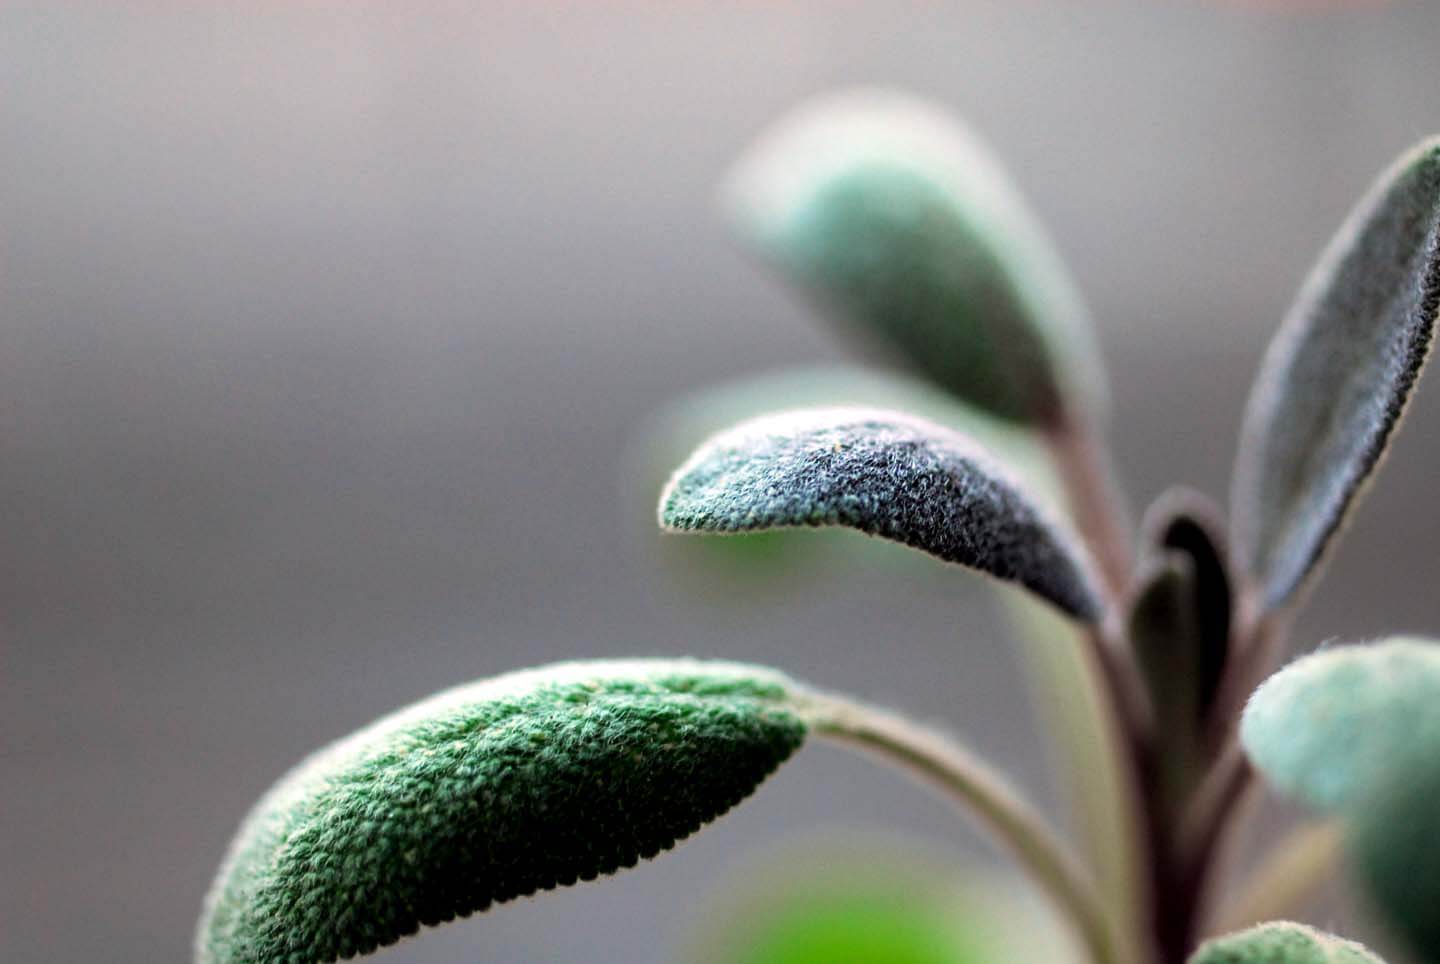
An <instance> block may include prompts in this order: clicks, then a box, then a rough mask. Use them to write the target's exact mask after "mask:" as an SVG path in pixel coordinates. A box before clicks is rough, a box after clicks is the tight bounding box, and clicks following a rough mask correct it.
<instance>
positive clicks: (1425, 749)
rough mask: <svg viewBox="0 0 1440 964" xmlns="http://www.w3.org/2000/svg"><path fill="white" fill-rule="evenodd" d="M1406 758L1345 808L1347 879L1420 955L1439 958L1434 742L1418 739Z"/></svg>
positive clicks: (1438, 761) (1439, 753)
mask: <svg viewBox="0 0 1440 964" xmlns="http://www.w3.org/2000/svg"><path fill="white" fill-rule="evenodd" d="M1413 749H1414V752H1413V753H1412V754H1411V756H1410V765H1409V766H1407V767H1406V768H1405V770H1404V771H1403V774H1400V775H1399V776H1398V778H1397V779H1393V780H1389V781H1387V782H1386V783H1385V785H1384V786H1383V787H1382V788H1381V789H1380V790H1379V791H1378V792H1377V793H1376V794H1375V795H1374V796H1373V797H1371V798H1370V799H1368V800H1367V801H1366V803H1365V805H1364V806H1363V807H1358V808H1356V810H1355V812H1354V813H1353V814H1352V815H1351V819H1350V821H1349V823H1350V825H1349V827H1348V828H1347V833H1346V849H1347V850H1348V851H1349V855H1350V864H1351V869H1352V876H1353V879H1355V880H1356V882H1357V883H1358V884H1359V885H1360V887H1361V889H1362V890H1363V891H1364V892H1365V896H1366V897H1367V898H1368V899H1369V903H1370V904H1371V905H1372V906H1373V907H1374V908H1375V909H1376V910H1378V911H1379V912H1380V915H1381V917H1382V918H1383V920H1384V922H1385V923H1386V924H1388V925H1389V926H1390V928H1391V930H1393V931H1394V932H1395V933H1396V935H1397V936H1398V937H1400V938H1402V939H1403V940H1404V941H1405V943H1406V944H1407V945H1408V946H1409V948H1410V950H1411V951H1413V952H1414V953H1415V955H1416V959H1417V960H1420V961H1440V811H1437V808H1436V802H1437V801H1440V743H1437V742H1435V741H1434V740H1433V739H1432V740H1431V742H1429V743H1428V744H1426V743H1423V742H1419V738H1418V737H1417V744H1416V745H1415V747H1414V748H1413Z"/></svg>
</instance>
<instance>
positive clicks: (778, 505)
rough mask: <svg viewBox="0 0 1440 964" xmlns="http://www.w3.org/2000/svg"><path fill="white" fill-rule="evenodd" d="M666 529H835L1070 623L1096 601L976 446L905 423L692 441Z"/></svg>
mask: <svg viewBox="0 0 1440 964" xmlns="http://www.w3.org/2000/svg"><path fill="white" fill-rule="evenodd" d="M660 521H661V524H662V525H663V526H664V527H666V528H668V529H673V530H677V531H698V532H711V533H730V532H749V531H758V530H763V529H770V528H779V527H787V526H845V527H848V528H852V529H858V530H860V531H862V532H866V533H868V534H870V535H875V536H880V537H883V538H886V539H891V540H894V541H896V542H902V543H904V544H906V545H909V546H912V547H914V548H917V549H921V550H923V551H925V552H928V553H930V554H931V555H934V556H937V557H939V558H940V559H943V560H946V561H948V562H955V563H960V564H962V565H966V566H970V567H972V568H975V569H978V570H980V571H982V572H985V573H988V574H990V575H992V576H994V577H996V578H998V579H1003V580H1006V581H1009V582H1015V583H1018V584H1020V585H1022V586H1025V587H1026V588H1028V589H1030V590H1031V591H1033V592H1035V593H1036V594H1038V595H1039V596H1041V597H1043V598H1045V599H1047V600H1049V601H1050V602H1052V603H1054V604H1055V605H1056V606H1057V607H1059V608H1060V609H1061V610H1063V611H1065V612H1067V613H1070V614H1071V615H1073V616H1076V617H1078V618H1081V619H1089V620H1093V619H1097V618H1099V616H1100V615H1101V613H1102V610H1103V604H1102V602H1101V597H1100V595H1099V593H1098V591H1097V590H1096V588H1095V587H1096V585H1097V583H1096V581H1095V579H1094V577H1093V575H1092V574H1091V570H1090V567H1089V562H1088V559H1087V558H1086V557H1085V554H1084V551H1083V549H1082V548H1081V547H1080V545H1079V543H1078V542H1077V541H1076V540H1075V539H1074V537H1073V536H1072V535H1070V533H1069V532H1068V531H1067V530H1066V529H1065V528H1064V527H1063V525H1062V524H1061V523H1059V522H1058V521H1055V520H1053V519H1051V518H1048V517H1047V515H1046V513H1044V512H1043V510H1041V509H1040V507H1039V506H1038V505H1037V503H1036V501H1035V500H1034V499H1033V498H1032V497H1031V496H1029V495H1028V494H1027V493H1026V492H1025V491H1024V489H1023V488H1022V487H1021V486H1020V485H1019V484H1018V483H1016V482H1014V481H1012V480H1011V479H1010V478H1008V474H1007V473H1006V472H1005V471H1004V470H1002V469H1000V468H999V467H998V466H997V465H996V464H995V463H994V461H993V460H992V459H991V458H990V457H989V456H988V455H987V454H986V453H985V452H984V451H983V450H982V449H980V447H979V446H978V445H976V444H975V443H974V442H973V441H972V440H971V439H968V438H966V437H964V436H962V435H960V434H958V433H956V432H953V431H951V430H949V429H946V428H944V427H943V426H940V425H936V424H934V423H933V422H928V421H925V420H923V419H917V418H914V417H911V416H907V415H902V414H899V413H893V412H885V411H878V410H871V409H810V410H801V411H795V412H785V413H780V414H777V415H771V416H768V417H764V418H759V419H755V420H753V421H750V422H746V423H743V424H741V425H739V426H737V427H735V428H733V429H731V430H729V431H727V432H723V433H721V434H719V435H717V436H715V437H713V438H711V439H709V440H708V441H706V442H705V443H704V444H702V445H701V446H700V448H699V449H698V450H696V452H695V454H694V455H692V456H691V457H690V459H689V460H687V461H686V462H685V464H684V465H682V466H681V467H680V468H679V470H677V471H676V473H675V475H674V477H673V478H672V479H671V480H670V483H669V485H667V486H666V488H665V491H664V493H663V494H662V495H661V499H660Z"/></svg>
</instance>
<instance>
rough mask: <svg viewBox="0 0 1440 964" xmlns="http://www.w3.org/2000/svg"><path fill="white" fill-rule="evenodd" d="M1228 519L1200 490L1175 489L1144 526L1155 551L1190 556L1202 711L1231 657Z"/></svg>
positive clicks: (1189, 592)
mask: <svg viewBox="0 0 1440 964" xmlns="http://www.w3.org/2000/svg"><path fill="white" fill-rule="evenodd" d="M1223 518H1224V517H1223V516H1222V514H1221V513H1220V510H1219V509H1218V508H1216V507H1215V506H1214V504H1213V503H1211V502H1210V500H1209V499H1206V498H1205V497H1204V496H1202V495H1200V494H1199V493H1198V492H1192V491H1190V490H1188V489H1172V490H1171V491H1169V492H1167V493H1165V494H1164V495H1163V496H1161V497H1160V498H1159V499H1157V500H1156V501H1155V503H1154V505H1152V506H1151V508H1150V511H1149V513H1147V518H1146V520H1145V524H1144V526H1143V527H1142V528H1144V530H1145V532H1146V533H1147V541H1148V542H1149V546H1148V549H1149V551H1150V552H1152V553H1156V554H1158V555H1160V556H1161V557H1162V558H1163V557H1165V556H1173V555H1176V554H1178V555H1180V556H1183V557H1184V558H1185V559H1186V560H1188V567H1187V568H1188V570H1189V571H1188V575H1187V578H1186V582H1187V583H1188V585H1187V588H1186V589H1185V590H1184V594H1185V596H1186V597H1188V605H1189V606H1190V608H1191V611H1192V613H1193V614H1194V625H1193V627H1191V629H1192V631H1193V633H1194V635H1193V637H1192V638H1190V639H1188V640H1186V641H1185V642H1186V644H1188V645H1192V646H1193V647H1194V649H1195V652H1194V655H1193V656H1191V657H1187V659H1190V660H1191V662H1192V666H1191V672H1192V673H1193V677H1192V679H1193V682H1194V684H1195V686H1196V693H1195V697H1196V698H1195V701H1194V708H1195V710H1196V711H1197V712H1198V713H1200V714H1204V713H1205V712H1208V710H1209V708H1210V705H1211V703H1212V702H1213V700H1214V698H1215V695H1216V693H1217V691H1218V690H1219V688H1220V680H1221V677H1222V675H1223V674H1224V672H1225V664H1226V662H1227V661H1228V660H1229V657H1230V631H1231V627H1230V623H1231V620H1232V618H1233V615H1234V590H1233V588H1232V585H1231V577H1230V561H1229V548H1228V546H1227V544H1226V540H1225V527H1224V521H1223ZM1177 642H1179V641H1178V640H1177Z"/></svg>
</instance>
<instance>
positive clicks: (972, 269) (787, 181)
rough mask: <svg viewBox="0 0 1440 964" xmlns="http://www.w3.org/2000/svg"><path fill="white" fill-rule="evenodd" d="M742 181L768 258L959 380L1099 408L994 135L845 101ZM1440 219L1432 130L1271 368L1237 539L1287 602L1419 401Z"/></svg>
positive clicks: (1071, 416) (1387, 181) (1438, 145)
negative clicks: (998, 158)
mask: <svg viewBox="0 0 1440 964" xmlns="http://www.w3.org/2000/svg"><path fill="white" fill-rule="evenodd" d="M729 196H730V199H731V202H732V205H731V206H732V209H733V210H734V211H735V212H736V216H737V221H738V223H739V224H740V226H741V229H742V231H743V232H744V234H745V236H746V237H747V239H749V240H750V241H751V242H752V244H753V246H754V247H755V249H756V250H757V251H759V252H760V253H761V254H762V255H763V256H764V257H765V258H766V259H767V260H768V261H770V262H771V263H772V264H774V265H776V266H777V267H779V268H780V269H781V271H782V272H783V273H784V274H785V275H786V276H787V277H789V278H790V279H791V280H794V281H796V282H798V283H799V285H800V286H801V288H802V289H803V290H805V291H807V292H808V293H810V294H811V295H812V296H814V297H815V299H816V300H818V301H819V302H821V303H822V304H823V305H825V306H827V307H829V308H831V309H832V310H833V312H834V313H835V314H836V315H837V316H839V317H841V318H844V319H849V320H850V321H851V322H852V323H853V324H854V325H855V326H856V327H859V328H862V329H863V330H865V331H866V332H868V333H869V334H870V335H871V336H872V337H873V338H874V339H875V340H877V341H879V342H880V343H882V344H883V345H884V346H886V347H888V348H889V349H890V350H891V352H892V353H893V354H897V355H899V356H900V357H901V358H902V359H903V360H904V361H906V362H907V363H908V364H909V365H910V366H912V367H914V368H916V369H918V370H919V371H921V372H923V373H924V374H926V375H927V376H928V377H930V378H932V379H933V380H934V381H935V382H937V383H938V384H939V385H941V386H942V387H944V388H946V389H947V390H948V391H951V392H953V393H954V394H955V395H956V396H957V397H959V398H962V399H964V400H966V401H968V402H970V403H972V404H974V405H976V406H977V407H979V408H981V409H982V410H984V411H987V412H989V413H991V414H995V415H999V416H1001V417H1002V418H1007V419H1011V420H1013V421H1015V422H1017V423H1020V424H1024V425H1029V426H1038V427H1046V426H1048V427H1051V428H1054V427H1056V426H1063V425H1065V424H1066V423H1067V421H1068V422H1072V423H1073V422H1075V421H1083V420H1085V419H1086V418H1087V417H1090V416H1093V413H1094V412H1095V411H1096V410H1097V409H1098V408H1099V405H1098V403H1097V400H1098V398H1099V395H1100V391H1099V389H1098V387H1097V386H1098V383H1099V378H1098V377H1097V375H1098V364H1097V363H1096V362H1095V358H1096V354H1095V352H1094V351H1093V339H1092V335H1091V332H1090V328H1089V325H1088V322H1087V320H1086V317H1085V312H1084V310H1083V308H1082V307H1081V305H1080V302H1079V299H1078V297H1076V295H1075V288H1074V285H1073V284H1072V283H1071V282H1070V279H1069V278H1068V276H1067V275H1066V273H1065V271H1064V269H1063V268H1062V267H1061V266H1060V262H1059V259H1058V258H1057V257H1056V256H1055V252H1054V249H1053V247H1052V246H1051V244H1050V243H1049V241H1048V240H1047V239H1046V238H1045V237H1044V235H1043V233H1042V232H1041V231H1040V230H1039V228H1038V227H1037V225H1036V222H1035V219H1034V218H1033V217H1032V216H1031V214H1030V212H1029V210H1028V208H1027V207H1026V205H1025V204H1024V203H1023V201H1021V200H1020V198H1019V194H1018V192H1017V191H1016V190H1015V189H1014V188H1013V186H1012V185H1011V184H1010V183H1009V181H1008V179H1007V178H1006V177H1005V176H1004V175H1003V173H1002V172H1001V170H1000V168H999V165H998V164H997V163H996V162H995V161H994V159H993V158H992V156H991V154H990V152H989V151H988V149H986V148H985V147H984V146H983V145H982V144H980V142H979V141H978V140H977V139H976V138H975V137H974V136H973V135H972V134H970V133H969V132H968V131H966V130H965V129H964V128H963V127H960V126H959V125H956V124H954V123H953V122H951V121H949V120H948V119H947V118H945V117H944V116H943V115H942V114H941V113H940V112H939V111H937V110H935V109H933V108H931V107H929V106H927V105H924V104H923V103H920V102H918V101H916V100H913V99H911V98H908V97H905V96H903V95H899V94H894V93H889V92H876V91H864V92H859V93H851V94H846V95H841V96H837V97H830V98H826V99H824V100H822V101H821V102H819V103H817V104H814V105H810V106H807V107H804V108H802V109H801V110H799V111H797V112H796V114H795V115H794V116H792V117H790V118H786V119H785V120H784V121H782V122H781V123H780V124H778V125H777V127H776V129H775V130H774V131H773V132H771V133H770V134H769V135H767V136H766V137H765V138H763V139H762V140H761V142H760V144H759V146H757V147H756V148H755V149H754V150H753V151H752V152H751V154H750V155H749V156H748V157H747V158H746V159H745V160H744V161H743V162H742V163H741V164H740V165H739V166H738V172H737V174H736V176H735V177H734V179H733V181H732V185H731V189H730V192H729ZM1437 220H1440V142H1435V141H1432V142H1427V143H1425V144H1422V145H1420V146H1419V147H1417V148H1415V149H1414V150H1413V151H1411V152H1410V153H1409V154H1407V155H1406V156H1405V157H1403V158H1401V159H1400V161H1398V162H1397V163H1396V164H1395V165H1394V166H1393V167H1392V168H1391V169H1390V170H1389V171H1387V172H1386V173H1385V174H1384V175H1383V176H1382V177H1381V179H1380V180H1379V182H1378V183H1377V184H1376V186H1375V187H1374V188H1373V189H1372V190H1371V191H1370V192H1369V194H1367V195H1366V197H1365V198H1364V199H1363V200H1362V201H1361V203H1360V204H1359V205H1358V206H1357V208H1356V209H1355V211H1354V212H1353V213H1352V214H1351V215H1350V217H1349V219H1348V220H1347V221H1346V223H1345V225H1344V226H1343V227H1342V229H1341V230H1340V232H1339V233H1338V234H1337V236H1336V238H1335V239H1334V241H1333V242H1332V243H1331V245H1330V246H1329V248H1328V249H1327V250H1326V252H1325V253H1324V255H1323V257H1322V258H1321V259H1320V261H1319V263H1318V264H1317V266H1316V268H1315V269H1314V271H1313V272H1312V274H1311V276H1310V278H1309V280H1308V281H1307V282H1306V284H1305V286H1304V288H1303V290H1302V292H1301V295H1300V297H1299V299H1298V300H1297V302H1296V305H1295V307H1294V308H1293V309H1292V311H1291V313H1290V315H1289V316H1288V317H1287V319H1286V321H1285V323H1284V324H1283V325H1282V328H1281V331H1280V333H1279V335H1278V336H1277V338H1276V339H1275V341H1274V343H1273V345H1272V346H1271V349H1270V352H1269V353H1268V355H1267V358H1266V360H1265V363H1264V365H1263V366H1262V370H1261V374H1260V376H1259V377H1258V379H1257V381H1256V389H1255V392H1254V394H1253V397H1252V399H1251V401H1250V404H1249V406H1248V408H1247V413H1246V418H1245V428H1244V432H1243V436H1242V445H1241V450H1240V452H1239V454H1238V456H1237V460H1236V470H1235V481H1234V486H1233V490H1232V508H1233V515H1234V522H1233V526H1232V536H1231V541H1232V542H1233V543H1234V544H1235V546H1236V547H1237V550H1238V555H1239V557H1240V559H1241V561H1242V562H1243V563H1244V565H1245V566H1246V568H1247V569H1248V570H1249V572H1250V574H1251V576H1252V577H1253V579H1254V580H1255V582H1256V583H1257V584H1258V585H1259V587H1260V591H1261V597H1262V601H1263V603H1264V605H1265V606H1266V607H1267V608H1279V607H1282V606H1284V605H1286V604H1287V603H1289V602H1291V601H1292V600H1293V599H1294V597H1295V596H1296V594H1297V593H1298V591H1299V590H1300V589H1301V587H1302V586H1303V585H1304V583H1305V582H1306V579H1307V577H1309V576H1310V575H1311V574H1312V573H1313V572H1314V571H1315V569H1316V568H1317V565H1318V563H1319V562H1320V560H1321V558H1322V557H1323V555H1324V554H1325V551H1326V549H1327V547H1328V546H1329V545H1330V543H1331V541H1332V539H1333V537H1334V535H1335V533H1336V532H1337V531H1338V529H1339V528H1340V526H1341V524H1342V523H1343V521H1344V519H1345V517H1346V515H1347V513H1348V512H1349V510H1350V509H1351V508H1352V507H1353V506H1354V504H1355V503H1356V501H1357V497H1358V496H1359V494H1360V493H1361V491H1362V489H1363V486H1364V484H1365V482H1366V480H1367V479H1368V478H1369V477H1370V475H1371V473H1372V472H1373V471H1374V469H1375V467H1376V465H1377V463H1378V462H1379V460H1380V458H1381V456H1382V454H1383V452H1384V450H1385V447H1386V445H1387V444H1388V442H1389V439H1390V437H1391V435H1392V433H1393V431H1394V428H1395V426H1396V425H1397V424H1398V421H1399V419H1400V416H1401V415H1402V414H1403V412H1404V409H1405V407H1406V404H1407V403H1408V400H1409V398H1410V395H1411V392H1412V389H1413V387H1414V384H1415V381H1416V379H1417V378H1418V376H1419V373H1420V370H1421V368H1422V366H1423V364H1424V361H1425V359H1426V356H1427V354H1428V350H1429V345H1430V341H1431V339H1432V336H1433V331H1434V325H1435V319H1436V315H1437V306H1440V244H1437V234H1436V230H1437ZM982 524H983V523H982ZM908 541H909V542H910V544H912V545H914V544H919V543H920V541H921V538H920V537H918V536H916V537H915V538H911V539H909V540H908ZM1047 598H1050V599H1051V601H1052V602H1056V601H1057V600H1055V599H1054V598H1053V597H1047ZM1060 605H1061V607H1062V608H1067V609H1069V611H1072V613H1073V608H1072V607H1067V606H1066V604H1065V603H1063V602H1062V603H1060ZM1202 669H1204V667H1202Z"/></svg>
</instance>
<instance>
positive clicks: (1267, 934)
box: [1189, 921, 1384, 964]
mask: <svg viewBox="0 0 1440 964" xmlns="http://www.w3.org/2000/svg"><path fill="white" fill-rule="evenodd" d="M1189 964H1384V962H1383V961H1381V960H1380V958H1378V957H1376V956H1375V955H1374V954H1372V953H1370V952H1369V951H1368V950H1366V949H1365V947H1364V946H1363V945H1360V944H1357V943H1355V942H1354V941H1347V940H1342V939H1341V938H1338V937H1335V936H1333V935H1331V934H1326V933H1325V932H1323V931H1317V930H1315V929H1314V928H1313V927H1306V926H1305V925H1304V924H1292V923H1289V922H1287V921H1273V922H1271V923H1269V924H1261V925H1259V926H1258V927H1252V928H1250V929H1249V930H1245V931H1241V932H1239V933H1238V934H1228V935H1226V936H1225V937H1218V938H1216V939H1215V940H1212V941H1207V942H1206V943H1205V944H1203V945H1202V946H1201V947H1200V949H1199V950H1198V951H1196V952H1195V953H1194V954H1193V955H1191V957H1190V962H1189Z"/></svg>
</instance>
